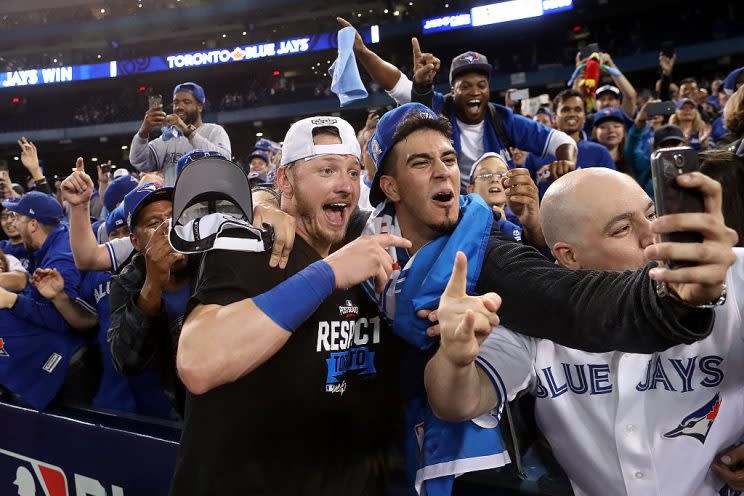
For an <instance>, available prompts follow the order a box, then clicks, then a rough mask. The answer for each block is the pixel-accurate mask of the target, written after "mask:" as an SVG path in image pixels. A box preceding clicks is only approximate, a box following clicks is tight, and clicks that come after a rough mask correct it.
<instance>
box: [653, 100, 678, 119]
mask: <svg viewBox="0 0 744 496" xmlns="http://www.w3.org/2000/svg"><path fill="white" fill-rule="evenodd" d="M674 111H675V107H674V102H672V101H668V102H655V103H649V104H648V105H646V114H647V115H648V116H649V117H656V116H657V115H672V114H673V113H674Z"/></svg>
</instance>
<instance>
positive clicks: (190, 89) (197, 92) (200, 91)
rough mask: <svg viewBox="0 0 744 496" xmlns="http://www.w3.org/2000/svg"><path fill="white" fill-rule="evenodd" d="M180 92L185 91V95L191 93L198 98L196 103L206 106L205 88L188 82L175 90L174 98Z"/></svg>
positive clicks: (177, 86)
mask: <svg viewBox="0 0 744 496" xmlns="http://www.w3.org/2000/svg"><path fill="white" fill-rule="evenodd" d="M179 91H183V92H185V93H191V95H192V96H193V97H194V98H196V101H197V102H199V103H201V104H202V105H204V100H206V97H205V96H204V88H202V87H201V86H199V85H198V84H196V83H192V82H188V83H181V84H179V85H176V87H175V88H173V96H174V97H175V96H176V93H178V92H179Z"/></svg>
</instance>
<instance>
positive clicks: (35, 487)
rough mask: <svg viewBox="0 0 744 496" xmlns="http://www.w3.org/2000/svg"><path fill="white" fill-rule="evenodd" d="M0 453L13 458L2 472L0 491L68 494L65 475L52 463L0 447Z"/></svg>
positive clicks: (24, 494)
mask: <svg viewBox="0 0 744 496" xmlns="http://www.w3.org/2000/svg"><path fill="white" fill-rule="evenodd" d="M0 454H3V455H6V456H8V457H10V458H13V459H15V460H13V463H11V464H9V465H8V466H7V468H8V469H9V471H6V470H4V469H5V464H2V465H3V466H4V467H3V468H4V469H3V470H2V471H1V473H2V479H4V480H2V481H0V493H2V494H19V495H21V496H31V495H37V494H42V495H48V496H68V495H69V494H70V493H69V492H68V490H67V477H66V476H65V473H64V471H63V470H62V469H61V468H59V467H56V466H54V465H50V464H48V463H44V462H42V461H39V460H34V459H33V458H29V457H27V456H24V455H21V454H18V453H13V452H12V451H7V450H4V449H0Z"/></svg>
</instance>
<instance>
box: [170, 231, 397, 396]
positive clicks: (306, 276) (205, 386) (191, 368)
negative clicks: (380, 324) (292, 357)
mask: <svg viewBox="0 0 744 496" xmlns="http://www.w3.org/2000/svg"><path fill="white" fill-rule="evenodd" d="M391 246H399V247H410V243H409V242H407V241H406V240H403V239H402V238H396V237H394V236H391V235H389V234H387V235H378V236H372V237H363V238H359V239H357V240H355V241H353V242H352V243H350V244H348V245H346V246H344V247H343V248H341V249H340V250H338V251H336V252H334V253H333V254H331V255H329V256H328V257H326V259H325V260H321V261H318V262H316V263H314V264H312V265H311V266H309V267H307V268H305V269H303V270H302V271H300V272H298V273H296V274H294V275H293V276H291V277H289V278H288V279H286V280H285V281H283V282H281V283H280V284H279V285H277V286H275V287H274V288H272V289H269V290H268V291H265V292H263V293H261V294H259V295H257V296H254V297H249V298H240V297H239V296H236V297H234V298H231V299H234V300H235V301H233V302H232V303H229V304H226V305H218V304H210V303H207V301H209V300H210V299H211V296H208V295H203V294H200V286H199V285H197V288H196V292H195V298H196V299H197V300H198V301H200V302H201V304H199V305H197V306H196V307H195V309H194V310H193V311H192V312H191V314H190V315H188V317H187V318H186V321H185V322H184V325H183V329H182V331H181V336H180V339H179V343H178V355H177V365H178V372H179V375H180V377H181V379H182V380H183V383H184V384H185V385H186V387H187V388H188V389H189V391H191V392H192V393H194V394H203V393H205V392H207V391H209V390H211V389H213V388H215V387H217V386H220V385H222V384H226V383H230V382H234V381H236V380H238V379H240V378H241V377H243V376H245V375H247V374H249V373H250V372H251V371H253V370H255V369H256V368H257V367H258V366H260V365H261V364H262V363H264V362H266V361H267V360H269V359H270V358H271V357H272V356H274V355H275V354H276V353H277V352H278V351H279V350H280V349H281V348H282V347H283V346H284V345H285V344H286V343H287V341H288V340H289V339H290V337H291V335H292V332H293V331H294V329H296V328H297V327H298V326H299V325H300V324H301V323H302V322H304V321H305V320H306V319H307V318H308V317H310V316H311V315H312V314H313V312H315V310H316V309H317V307H318V306H319V305H320V304H321V303H322V302H323V300H325V299H326V298H327V297H328V296H329V295H330V294H331V293H332V292H333V291H334V290H335V288H348V287H351V286H354V285H355V284H359V283H361V282H362V281H365V280H367V279H368V278H370V277H376V280H378V281H379V284H380V288H379V289H380V290H381V289H382V287H383V285H384V284H385V282H387V279H388V277H389V276H390V271H391V269H392V260H391V259H390V255H388V254H387V251H386V249H387V248H388V247H391ZM210 255H211V254H209V255H207V257H208V258H207V259H205V261H204V264H203V269H202V277H207V278H209V277H217V276H216V275H215V274H214V273H211V274H210V270H218V271H220V270H224V268H220V267H219V265H217V266H211V264H210V261H209V257H210ZM218 256H219V255H218ZM217 263H218V264H219V263H220V262H219V261H217ZM200 282H201V281H200ZM202 287H203V286H202ZM288 298H292V300H293V302H294V303H293V305H292V306H291V307H287V305H286V301H287V299H288Z"/></svg>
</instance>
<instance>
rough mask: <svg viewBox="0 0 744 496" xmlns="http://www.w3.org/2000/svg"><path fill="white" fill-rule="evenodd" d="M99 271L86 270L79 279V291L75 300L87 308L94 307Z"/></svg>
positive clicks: (93, 308) (92, 308)
mask: <svg viewBox="0 0 744 496" xmlns="http://www.w3.org/2000/svg"><path fill="white" fill-rule="evenodd" d="M99 274H100V272H87V273H86V274H85V275H84V276H82V279H81V281H80V291H79V296H78V299H77V302H78V303H80V304H81V305H83V306H85V307H86V309H87V310H89V311H90V310H94V311H95V308H96V295H95V291H96V285H97V284H98V279H99V277H98V275H99Z"/></svg>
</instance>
